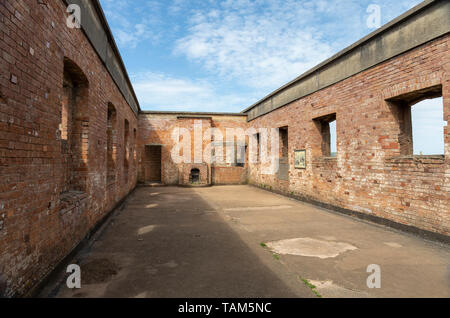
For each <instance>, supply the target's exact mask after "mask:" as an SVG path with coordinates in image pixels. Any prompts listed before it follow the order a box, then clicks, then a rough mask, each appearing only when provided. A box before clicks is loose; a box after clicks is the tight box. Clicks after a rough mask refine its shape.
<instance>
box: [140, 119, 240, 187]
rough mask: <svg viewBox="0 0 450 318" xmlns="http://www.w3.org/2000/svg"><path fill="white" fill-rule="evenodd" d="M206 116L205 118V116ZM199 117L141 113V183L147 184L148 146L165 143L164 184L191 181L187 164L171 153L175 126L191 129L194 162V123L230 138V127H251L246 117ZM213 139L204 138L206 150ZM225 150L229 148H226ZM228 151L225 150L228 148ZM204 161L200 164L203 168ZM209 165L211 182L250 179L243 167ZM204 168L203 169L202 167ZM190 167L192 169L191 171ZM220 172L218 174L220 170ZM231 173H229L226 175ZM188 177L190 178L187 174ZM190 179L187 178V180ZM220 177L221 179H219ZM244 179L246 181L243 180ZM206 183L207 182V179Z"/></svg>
mask: <svg viewBox="0 0 450 318" xmlns="http://www.w3.org/2000/svg"><path fill="white" fill-rule="evenodd" d="M202 116H203V117H202ZM202 116H197V117H195V115H192V116H191V117H183V116H180V115H177V114H170V113H169V114H145V113H143V114H140V115H139V142H138V144H139V147H138V158H139V160H138V161H139V182H142V183H145V182H146V180H145V169H146V167H145V160H144V159H145V158H144V157H143V155H144V151H145V146H146V145H149V146H150V145H161V152H162V154H161V170H162V183H163V184H167V185H178V184H183V185H184V184H186V183H187V182H186V180H189V173H190V169H185V166H186V165H185V164H183V163H175V162H174V160H173V158H172V156H171V153H172V150H173V148H174V146H175V141H174V140H173V138H172V137H173V136H172V133H173V131H174V129H175V128H177V127H178V128H184V129H187V130H188V131H189V134H190V138H191V141H192V145H191V162H193V161H194V124H195V123H196V122H197V123H199V122H201V123H202V133H205V131H206V130H207V129H210V128H217V129H219V130H220V132H221V133H222V135H223V136H224V141H225V139H226V129H227V128H242V129H243V130H244V131H245V130H246V129H247V120H246V117H245V116H214V115H212V116H210V117H209V116H206V118H205V116H204V115H202ZM210 143H211V140H203V141H202V144H201V147H202V149H203V151H206V147H207V145H208V144H210ZM224 149H225V147H224ZM224 152H225V150H224ZM203 163H204V162H202V163H200V166H201V167H203ZM187 166H188V167H189V165H187ZM207 167H208V169H207V170H208V182H207V183H208V184H210V183H211V182H212V183H216V184H237V183H243V182H245V180H246V176H247V173H246V170H245V169H242V168H239V167H215V165H209V164H208V165H207ZM202 169H203V168H202ZM188 170H189V171H188ZM216 172H217V173H216ZM227 173H228V174H229V175H227V176H226V174H227ZM186 176H187V177H186ZM211 176H217V177H216V178H217V179H211V178H212V177H211ZM186 178H187V179H186ZM215 180H217V182H216V181H215ZM242 180H244V181H242ZM205 182H206V181H205Z"/></svg>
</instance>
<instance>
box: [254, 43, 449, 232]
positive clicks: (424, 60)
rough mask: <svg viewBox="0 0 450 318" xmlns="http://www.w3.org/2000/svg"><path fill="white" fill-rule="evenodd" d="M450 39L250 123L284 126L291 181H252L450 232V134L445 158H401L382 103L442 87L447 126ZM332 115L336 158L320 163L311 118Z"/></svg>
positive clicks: (273, 177)
mask: <svg viewBox="0 0 450 318" xmlns="http://www.w3.org/2000/svg"><path fill="white" fill-rule="evenodd" d="M449 44H450V36H448V35H447V36H445V37H442V38H440V39H437V40H434V41H432V42H430V43H428V44H426V45H423V46H421V47H419V48H417V49H415V50H413V51H410V52H407V53H404V54H402V55H400V56H398V57H396V58H395V59H392V60H389V61H387V62H385V63H382V64H380V65H378V66H376V67H373V68H371V69H369V70H367V71H364V72H362V73H360V74H358V75H355V76H353V77H351V78H349V79H346V80H344V81H342V82H339V83H337V84H335V85H333V86H330V87H328V88H326V89H323V90H321V91H318V92H316V93H314V94H312V95H309V96H307V97H305V98H302V99H300V100H298V101H295V102H293V103H291V104H289V105H287V106H285V107H282V108H280V109H277V110H275V111H273V112H271V113H269V114H267V115H264V116H262V117H259V118H256V119H255V120H253V121H251V122H250V125H251V126H254V127H264V128H266V127H274V128H278V127H284V126H289V161H290V170H289V181H288V182H286V181H279V180H278V178H277V176H276V175H261V174H260V173H259V169H260V167H259V165H250V168H249V170H250V171H249V178H250V182H251V183H253V184H256V185H259V186H264V187H266V188H272V189H274V190H277V191H282V192H284V193H288V194H295V195H298V196H301V197H306V198H308V199H313V200H316V201H320V202H324V203H327V204H331V205H334V206H338V207H341V208H345V209H349V210H353V211H358V212H362V213H367V214H371V215H375V216H379V217H382V218H386V219H389V220H392V221H395V222H398V223H402V224H406V225H411V226H415V227H418V228H421V229H426V230H429V231H433V232H437V233H441V234H446V235H449V234H450V208H449V207H450V129H449V128H448V126H447V127H446V128H445V132H444V134H445V159H419V158H417V157H408V158H401V157H400V154H401V152H400V145H399V134H400V130H399V125H398V122H397V119H396V118H395V116H396V115H395V113H394V112H393V110H392V109H391V108H390V106H389V103H388V102H386V99H389V98H392V97H395V96H399V95H403V94H406V93H410V92H413V91H416V90H420V89H425V88H428V87H432V86H435V85H442V94H443V98H444V118H445V120H446V121H447V122H449V121H450V54H449ZM333 113H336V114H337V134H338V155H337V158H334V159H333V158H322V157H321V154H322V149H321V135H320V132H319V130H318V129H317V126H316V125H315V124H314V121H313V119H315V118H318V117H321V116H326V115H329V114H333ZM301 149H306V150H307V169H306V170H298V169H294V158H293V155H294V150H301Z"/></svg>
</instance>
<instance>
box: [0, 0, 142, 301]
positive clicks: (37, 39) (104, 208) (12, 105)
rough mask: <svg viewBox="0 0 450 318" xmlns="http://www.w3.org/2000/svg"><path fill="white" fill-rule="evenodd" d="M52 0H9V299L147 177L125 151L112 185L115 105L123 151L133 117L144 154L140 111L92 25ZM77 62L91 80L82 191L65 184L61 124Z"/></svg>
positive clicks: (0, 205) (2, 96) (0, 106)
mask: <svg viewBox="0 0 450 318" xmlns="http://www.w3.org/2000/svg"><path fill="white" fill-rule="evenodd" d="M45 3H47V5H41V4H39V3H38V1H34V0H33V1H28V0H14V1H13V0H7V1H0V70H1V72H0V176H1V178H0V285H3V286H4V288H3V290H0V294H2V293H3V294H4V295H5V296H12V295H21V294H24V293H26V292H28V291H29V290H30V289H32V288H33V287H34V286H35V284H36V283H38V282H39V281H41V280H42V278H43V277H45V275H46V274H48V273H49V272H50V271H51V270H52V269H53V268H54V266H55V265H56V264H58V262H59V261H61V259H62V258H63V257H65V256H66V255H67V254H68V253H69V252H70V251H71V250H72V249H73V248H74V247H75V246H76V245H77V244H78V243H79V242H80V240H81V239H82V238H83V237H84V236H85V235H86V233H87V232H88V231H89V230H90V229H91V228H93V226H94V225H95V224H96V223H98V221H99V220H101V219H102V218H103V217H104V216H105V215H106V214H107V212H108V211H110V210H111V209H112V208H113V207H114V206H115V205H116V204H117V202H119V201H120V200H121V199H122V198H124V196H126V195H127V194H128V193H129V192H130V191H131V190H132V189H133V188H134V187H135V184H136V181H137V169H136V162H135V160H130V162H129V172H128V173H129V177H128V179H127V180H125V179H124V177H123V166H124V165H123V163H122V160H124V156H123V155H118V156H117V163H116V170H115V172H113V175H114V178H113V179H114V180H113V182H111V183H109V185H107V174H108V173H107V130H108V129H107V118H108V103H112V104H113V105H114V107H115V109H116V112H117V113H116V116H117V128H116V130H117V131H115V135H116V136H117V140H116V141H115V142H116V146H117V149H116V151H117V153H118V154H123V153H124V151H125V149H124V148H125V147H124V139H123V138H124V121H125V119H126V120H128V122H129V126H130V132H129V136H130V137H129V138H130V139H129V148H128V151H129V152H130V153H133V152H134V148H135V146H134V145H135V140H133V138H134V136H133V129H135V128H137V123H138V120H137V116H136V115H135V113H134V112H133V111H132V110H131V108H130V107H129V105H128V104H127V103H126V101H125V99H124V98H123V96H122V94H121V93H120V91H119V89H118V88H117V86H116V85H115V83H114V82H113V80H112V78H111V76H110V75H109V73H108V72H107V70H106V69H105V67H104V65H103V64H102V62H101V60H100V59H99V57H98V55H97V54H96V52H95V51H94V49H93V48H92V46H91V44H90V42H89V41H88V40H87V38H86V37H85V35H84V33H83V31H82V30H80V29H69V28H67V27H66V16H67V15H66V13H65V12H66V7H65V6H64V4H63V1H60V0H46V1H45ZM67 59H68V60H70V61H72V62H73V63H74V64H75V65H76V66H77V67H79V69H80V70H81V71H82V73H83V74H84V76H85V77H86V78H87V81H88V83H89V87H88V90H87V92H88V93H87V95H86V96H85V98H86V103H85V105H86V110H85V113H84V115H85V117H83V118H81V119H80V120H82V122H83V124H82V126H80V130H79V131H78V135H77V136H78V137H79V138H81V139H80V140H81V144H80V147H81V148H82V149H83V150H82V152H80V157H79V159H78V160H79V161H77V162H75V163H74V164H76V166H74V168H73V170H74V171H77V173H79V174H78V176H81V177H80V178H81V181H80V182H83V184H84V189H81V188H80V189H78V190H83V191H80V192H79V193H75V192H67V191H66V190H67V189H65V187H66V184H67V178H66V177H65V173H66V171H67V169H66V168H67V165H66V163H65V161H66V160H67V156H66V155H65V154H64V151H62V148H64V145H63V141H62V138H61V132H60V129H59V125H60V124H61V116H62V103H63V96H64V91H63V80H64V61H65V60H67ZM81 163H82V165H81ZM75 177H76V176H75ZM105 194H106V195H105ZM1 282H5V283H4V284H2V283H1Z"/></svg>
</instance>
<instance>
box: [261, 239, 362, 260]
mask: <svg viewBox="0 0 450 318" xmlns="http://www.w3.org/2000/svg"><path fill="white" fill-rule="evenodd" d="M267 246H268V247H269V248H270V249H271V250H273V251H274V252H275V253H277V254H281V255H297V256H308V257H318V258H320V259H325V258H333V257H336V256H338V255H339V254H342V253H344V252H346V251H353V250H356V249H357V248H356V247H355V246H353V245H350V244H348V243H341V242H330V241H321V240H316V239H313V238H295V239H289V240H282V241H277V242H270V243H267Z"/></svg>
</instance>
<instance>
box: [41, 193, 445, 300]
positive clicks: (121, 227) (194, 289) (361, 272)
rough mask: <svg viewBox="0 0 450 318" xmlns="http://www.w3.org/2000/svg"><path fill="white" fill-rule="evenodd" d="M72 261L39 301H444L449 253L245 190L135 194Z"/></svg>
mask: <svg viewBox="0 0 450 318" xmlns="http://www.w3.org/2000/svg"><path fill="white" fill-rule="evenodd" d="M73 261H74V262H78V263H79V264H80V265H81V276H82V288H81V289H76V290H70V289H68V288H67V287H66V285H65V282H64V280H63V279H60V280H59V283H58V281H57V280H55V281H54V282H51V283H49V286H47V287H46V288H45V289H44V290H43V292H42V295H41V296H42V297H48V296H51V297H151V298H153V297H182V298H184V297H191V298H196V297H218V298H229V297H236V298H240V297H251V298H259V297H317V295H321V296H322V297H450V247H449V246H448V245H445V244H439V243H435V242H431V241H426V240H424V239H422V238H419V237H416V236H414V235H410V234H405V233H402V232H399V231H396V230H393V229H390V228H386V227H383V226H380V225H375V224H372V223H369V222H365V221H361V220H358V219H355V218H352V217H348V216H345V215H340V214H337V213H335V212H332V211H329V210H326V209H322V208H318V207H316V206H313V205H310V204H306V203H303V202H299V201H295V200H292V199H289V198H286V197H283V196H280V195H276V194H273V193H270V192H267V191H264V190H261V189H257V188H254V187H251V186H218V187H210V188H179V187H141V188H137V189H136V191H135V192H134V193H133V194H132V195H131V196H130V197H129V198H128V199H127V200H126V202H125V203H124V205H123V206H122V207H121V208H120V209H117V210H116V211H115V212H114V214H113V215H112V217H111V218H110V219H109V221H108V222H107V223H106V224H105V225H104V226H103V227H102V229H101V230H100V231H99V233H98V235H96V236H95V237H94V238H93V239H92V243H91V244H90V245H89V246H87V247H86V248H84V249H83V250H81V251H80V252H79V253H78V255H76V256H75V259H74V260H73ZM371 264H376V265H379V266H380V269H381V288H379V289H378V288H375V289H370V288H368V286H367V278H368V277H369V275H370V274H371V273H368V272H367V267H368V266H369V265H371ZM61 277H63V273H61ZM305 281H308V282H309V284H306V283H305ZM311 285H313V286H315V288H312V286H311Z"/></svg>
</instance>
